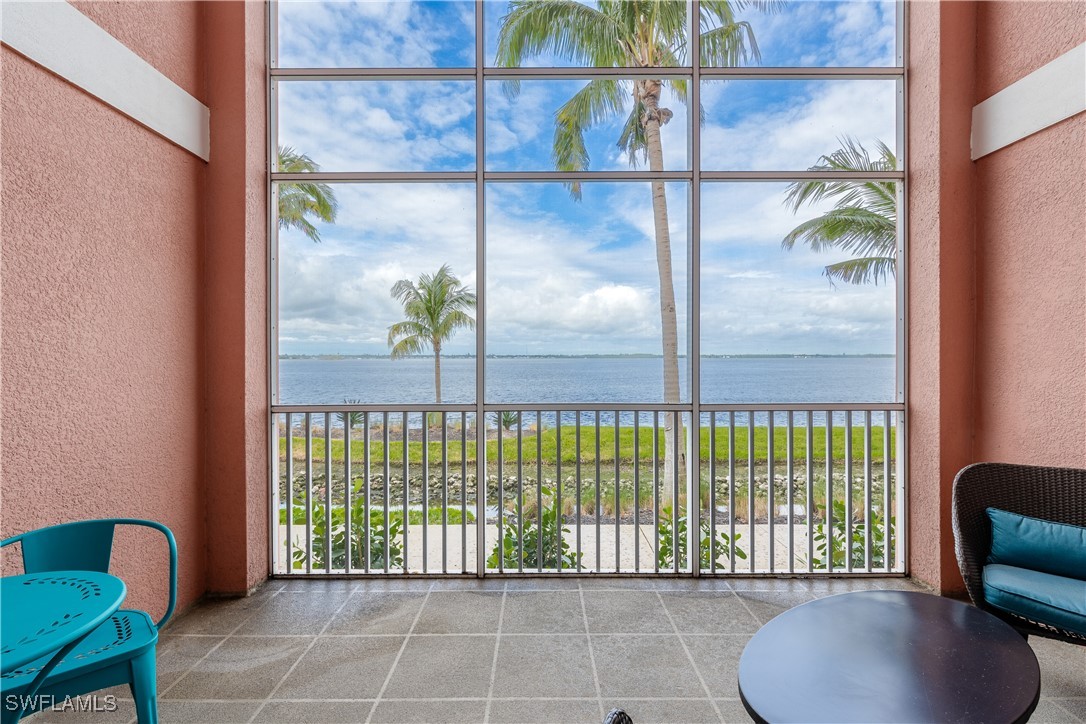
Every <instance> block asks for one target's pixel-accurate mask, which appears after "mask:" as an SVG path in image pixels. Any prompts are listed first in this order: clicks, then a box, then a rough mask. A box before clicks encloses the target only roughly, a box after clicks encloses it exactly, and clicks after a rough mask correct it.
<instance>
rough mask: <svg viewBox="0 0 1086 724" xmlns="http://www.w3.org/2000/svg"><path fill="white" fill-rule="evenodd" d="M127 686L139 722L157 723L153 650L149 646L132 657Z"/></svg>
mask: <svg viewBox="0 0 1086 724" xmlns="http://www.w3.org/2000/svg"><path fill="white" fill-rule="evenodd" d="M129 666H130V667H131V669H132V679H131V681H130V682H129V685H128V686H129V688H130V689H132V698H133V699H134V700H135V702H136V721H138V722H139V724H158V687H157V685H156V683H155V650H154V648H151V649H150V650H148V651H145V652H144V653H142V654H140V655H139V656H137V657H136V658H134V659H132V661H131V663H130V664H129Z"/></svg>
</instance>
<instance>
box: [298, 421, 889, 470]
mask: <svg viewBox="0 0 1086 724" xmlns="http://www.w3.org/2000/svg"><path fill="white" fill-rule="evenodd" d="M709 432H710V431H709V429H708V428H703V429H702V430H701V459H702V460H703V461H707V460H708V459H709V447H710V445H709V437H710V436H709ZM812 432H813V440H814V445H813V451H812V453H813V455H812V457H813V459H814V460H815V461H818V462H821V463H825V460H826V428H825V427H815V428H813V430H812ZM806 433H807V431H806V428H801V427H797V428H794V440H793V451H794V452H793V456H794V459H795V460H797V461H799V460H805V459H806V455H807V439H806V438H807V434H806ZM507 434H508V435H510V437H505V438H504V439H503V445H502V457H503V459H504V460H503V461H504V462H505V463H506V464H508V463H509V462H510V461H514V462H515V461H516V459H517V438H516V433H515V432H514V433H507ZM664 434H665V433H664V431H663V430H660V431H659V433H658V436H659V451H660V452H659V454H660V457H661V458H662V457H663V454H664ZM355 435H356V436H358V437H361V433H360V432H357V431H356V432H355ZM454 438H455V439H454ZM558 442H559V441H558V435H557V431H556V430H554V429H545V430H544V431H543V434H542V439H541V440H537V436H536V434H535V433H534V432H531V433H528V432H526V433H524V435H523V437H522V441H521V445H522V457H523V459H524V462H525V465H528V464H529V461H531V463H530V464H531V465H533V466H534V464H535V460H536V452H537V450H539V449H540V448H541V451H542V457H543V461H544V464H548V463H550V464H552V465H553V464H554V463H555V461H556V460H557V456H558ZM864 442H865V441H864V430H863V429H862V428H859V427H856V428H853V430H852V459H853V460H854V461H857V460H863V457H864ZM896 442H897V434H896V430H895V429H894V428H891V430H890V449H891V454H893V450H894V447H895V445H896ZM576 443H577V435H576V430H575V429H573V427H572V426H563V427H562V440H561V449H562V457H561V459H562V462H563V463H575V462H576V461H577V453H576V450H577V444H576ZM768 443H769V433H768V429H767V428H765V427H757V428H755V429H754V460H755V461H765V460H766V459H767V450H768ZM787 443H788V430H787V428H783V427H777V428H774V431H773V459H774V460H776V461H780V462H784V461H785V460H787ZM312 445H313V459H314V460H322V461H323V460H324V456H325V450H324V440H323V438H316V437H315V438H314V439H313V441H312ZM331 445H332V460H333V461H342V460H343V452H344V444H343V440H342V439H340V440H332V441H331ZM748 446H749V439H748V430H747V428H746V427H742V428H739V427H737V428H736V430H735V460H736V462H737V463H739V462H742V463H744V464H745V463H746V462H747V460H748ZM286 447H287V441H286V439H284V438H280V440H279V454H280V455H281V456H285V455H286ZM388 447H389V449H388V455H389V464H390V465H391V466H393V467H395V466H396V465H402V464H403V443H402V442H391V443H389V446H388ZM599 447H600V455H599V460H600V463H601V464H603V463H611V464H614V462H615V429H614V428H613V427H602V428H600V440H599ZM428 448H429V449H428V458H429V460H428V461H429V464H430V465H440V464H441V462H442V459H441V441H440V439H438V440H437V441H436V442H435V441H431V442H430V443H429V446H428ZM637 448H638V450H637V459H638V460H640V461H641V462H642V463H650V464H651V461H652V452H653V444H652V429H651V428H648V429H646V428H641V429H640V430H639V435H638V440H637ZM871 448H872V450H871V460H872V462H873V463H881V462H882V459H883V450H884V445H883V428H881V427H876V428H873V429H872V431H871ZM728 450H729V442H728V428H727V427H718V428H717V430H716V459H717V461H723V462H725V463H726V462H727V460H728ZM304 451H305V439H304V438H301V437H295V438H294V439H293V453H294V456H295V459H298V458H299V457H300V456H302V455H304ZM476 452H477V450H476V444H475V441H474V440H468V443H467V446H466V451H465V449H464V448H463V447H462V446H461V444H460V434H459V432H456V433H455V434H454V433H453V432H452V431H450V434H449V441H448V458H447V460H446V462H447V463H448V465H449V466H450V472H456V468H459V466H460V464H461V461H462V460H463V459H464V455H465V453H466V455H467V462H468V465H469V466H470V465H474V463H475V460H476ZM369 453H370V461H371V464H376V465H382V466H383V464H384V456H385V450H384V443H383V442H381V441H380V440H376V441H375V440H372V439H371V440H370V451H369ZM497 454H498V442H497V440H490V441H489V442H487V445H486V455H487V459H488V460H490V461H492V462H494V463H496V462H497ZM363 455H364V444H363V442H362V440H360V439H353V438H352V440H351V461H352V464H353V465H361V464H362V461H363ZM844 456H845V430H844V428H843V427H834V428H833V457H834V460H836V461H841V460H843V459H844ZM634 459H635V458H634V430H633V428H632V427H621V428H619V431H618V460H619V463H620V464H621V463H627V464H632V463H633V461H634ZM408 460H409V462H410V463H421V461H422V443H421V442H409V443H408ZM580 460H581V462H582V464H583V463H585V462H589V463H595V461H596V430H595V428H594V427H588V428H582V429H581V445H580ZM469 472H470V470H469Z"/></svg>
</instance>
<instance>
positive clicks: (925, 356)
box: [908, 1, 1086, 593]
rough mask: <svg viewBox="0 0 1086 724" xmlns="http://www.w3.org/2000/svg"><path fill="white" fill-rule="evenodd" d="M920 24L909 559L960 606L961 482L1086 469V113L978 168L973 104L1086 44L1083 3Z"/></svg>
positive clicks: (944, 10) (914, 110)
mask: <svg viewBox="0 0 1086 724" xmlns="http://www.w3.org/2000/svg"><path fill="white" fill-rule="evenodd" d="M909 12H910V20H911V27H910V31H911V32H910V58H911V61H910V87H909V90H910V107H909V124H910V125H909V143H910V195H909V212H910V219H909V224H910V232H909V299H910V302H909V332H908V334H909V373H910V392H909V401H908V405H909V426H910V427H909V430H910V439H909V447H910V451H909V484H910V495H909V502H910V521H909V532H910V561H909V562H910V571H911V572H912V573H913V575H914V576H916V577H917V578H919V579H921V580H923V581H925V582H927V583H929V584H931V585H932V586H933V587H935V588H936V589H937V590H940V591H942V592H944V593H960V592H961V590H962V583H961V578H960V575H959V574H958V571H957V566H956V561H955V558H954V547H953V539H952V531H951V526H950V519H949V516H950V510H951V507H950V506H951V502H950V495H951V490H952V482H953V477H954V475H955V473H956V472H957V471H958V469H959V468H961V467H962V466H963V465H964V464H967V463H970V462H976V461H981V460H999V461H1007V462H1019V463H1033V464H1042V465H1067V466H1076V467H1086V203H1084V201H1086V114H1081V113H1080V114H1079V115H1077V116H1075V117H1072V118H1070V119H1067V120H1065V121H1063V122H1061V123H1058V124H1056V125H1054V126H1052V127H1050V128H1047V129H1044V130H1042V131H1040V132H1039V133H1036V134H1034V135H1032V136H1029V137H1027V138H1024V139H1021V140H1019V141H1017V142H1016V143H1013V144H1011V145H1009V146H1007V147H1005V148H1003V149H1000V150H999V151H996V152H995V153H992V154H990V155H988V156H985V157H983V158H981V159H979V160H978V161H977V162H976V163H970V162H969V161H968V158H969V146H968V140H969V120H968V118H969V113H970V111H971V108H972V106H973V105H974V104H975V103H978V102H980V101H981V100H984V99H986V98H988V97H990V96H992V95H993V94H995V93H996V92H998V91H1000V90H1002V89H1003V88H1005V87H1007V86H1008V85H1010V84H1011V83H1014V82H1015V81H1017V80H1019V79H1021V78H1023V77H1025V76H1026V75H1029V74H1030V73H1032V72H1033V71H1035V70H1037V69H1038V68H1039V67H1041V66H1042V65H1044V64H1046V63H1048V62H1050V61H1052V60H1054V59H1055V58H1056V57H1058V56H1059V55H1061V54H1062V53H1064V52H1066V51H1068V50H1070V49H1071V48H1073V47H1075V46H1077V45H1079V44H1081V43H1082V42H1083V41H1084V40H1086V4H1083V3H1079V2H1031V1H1024V2H979V3H965V2H953V3H938V4H936V3H927V2H913V3H910V4H909Z"/></svg>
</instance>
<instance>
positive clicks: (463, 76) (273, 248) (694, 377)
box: [266, 0, 909, 576]
mask: <svg viewBox="0 0 1086 724" xmlns="http://www.w3.org/2000/svg"><path fill="white" fill-rule="evenodd" d="M277 5H278V3H277V1H276V0H269V2H268V4H267V8H268V23H267V27H268V37H267V43H268V45H267V57H268V68H267V76H266V78H267V91H268V136H267V151H268V154H267V163H268V169H269V173H268V183H267V194H268V196H267V198H268V199H269V206H268V209H269V211H268V240H269V241H268V279H269V284H268V289H269V292H268V307H267V310H268V340H269V343H268V369H269V374H268V393H269V400H270V401H271V411H270V413H271V414H270V416H269V417H270V419H271V427H272V428H274V425H275V422H274V420H275V416H276V415H277V414H281V413H304V412H310V411H311V412H317V411H320V412H327V411H329V410H331V411H335V410H337V409H339V408H342V409H344V410H345V409H347V406H345V405H341V406H337V405H301V404H299V405H295V404H289V405H283V404H280V402H279V399H278V388H279V385H278V360H279V349H278V308H279V307H278V265H279V244H278V223H277V204H276V200H277V199H276V185H277V184H278V183H281V182H292V181H319V182H325V183H335V182H338V183H363V184H365V183H393V182H395V183H441V182H459V183H472V184H474V186H475V204H476V205H475V213H476V238H475V247H476V248H475V252H476V254H475V263H476V270H475V271H476V278H477V280H478V281H477V285H476V290H475V291H476V294H477V299H478V306H477V311H476V325H477V326H476V333H475V359H476V365H475V402H474V403H473V404H444V405H435V404H425V405H424V404H417V405H412V404H401V405H396V409H397V410H412V411H416V412H424V411H433V410H439V411H447V412H449V413H461V412H473V413H474V414H475V415H476V419H486V417H487V416H488V415H490V414H493V413H494V412H500V411H502V410H507V409H509V407H510V406H509V405H508V404H499V403H489V402H487V400H486V391H487V386H486V364H485V360H486V358H487V347H486V340H487V289H486V278H487V277H486V262H487V254H486V243H487V239H486V231H487V224H486V188H487V185H488V184H491V183H511V182H568V181H584V182H597V181H619V182H621V181H642V182H648V181H678V182H683V183H685V184H687V185H688V188H689V198H690V204H689V216H688V224H689V228H688V235H689V236H688V249H687V269H686V271H687V275H688V276H687V279H688V285H687V295H686V300H685V302H686V310H687V320H688V322H687V343H686V363H685V364H686V373H687V375H688V376H687V380H688V385H689V388H688V389H689V401H687V402H680V403H664V404H661V403H660V402H659V401H655V402H651V403H645V404H617V405H616V404H607V403H599V404H593V405H581V406H580V407H584V408H585V409H588V408H589V407H592V408H595V409H608V410H621V409H631V410H635V409H642V408H646V407H653V408H656V409H659V410H672V411H674V412H678V413H681V414H683V415H684V416H689V418H688V419H689V420H690V423H689V425H690V427H691V428H692V432H691V434H690V436H689V438H690V439H691V440H697V439H699V438H698V436H699V425H700V424H701V423H700V420H701V416H702V414H703V413H714V412H722V413H727V412H728V411H732V412H734V411H735V410H737V409H741V408H744V409H750V410H755V409H757V410H772V409H774V406H773V405H771V404H770V405H765V404H763V405H725V404H716V403H712V402H706V401H703V400H702V399H701V379H700V372H701V319H700V314H701V282H702V279H701V269H700V266H701V263H700V262H701V196H702V185H703V184H705V183H714V182H729V181H731V182H738V181H744V182H782V181H786V182H792V181H802V180H850V181H893V182H895V184H896V191H897V202H898V206H897V208H898V222H897V223H898V230H897V259H898V264H897V278H896V285H895V286H896V294H895V302H896V320H895V321H896V334H895V336H896V350H895V399H894V402H893V403H892V404H890V405H887V406H885V407H888V408H889V409H892V410H893V413H894V415H895V416H896V419H897V429H898V433H897V442H896V457H897V460H896V465H897V466H898V468H897V475H898V476H899V482H898V495H899V500H898V504H897V513H898V515H899V519H900V522H899V530H900V531H901V533H900V537H899V539H898V545H899V546H900V548H899V553H898V556H899V560H900V561H907V560H908V539H907V537H906V536H905V532H906V531H907V529H908V526H907V524H906V521H907V514H908V511H907V498H908V495H907V488H908V485H907V481H908V476H907V468H906V462H907V456H906V455H905V451H906V450H907V425H906V416H905V409H906V400H907V399H908V369H907V360H908V350H907V334H906V330H907V324H908V319H907V309H908V286H909V285H908V249H907V243H906V240H907V238H908V234H907V230H908V214H907V211H908V209H907V204H906V203H905V201H906V199H907V198H908V175H907V173H906V171H905V169H906V168H908V145H907V128H906V120H907V103H908V98H907V95H906V93H907V90H906V89H907V70H906V69H907V67H908V63H907V58H908V49H907V42H906V39H907V37H908V16H907V15H908V14H907V11H906V3H905V2H904V0H896V2H895V7H896V65H894V66H884V67H800V66H792V67H701V66H700V64H698V63H692V64H691V65H690V66H684V67H666V68H659V67H657V68H634V67H624V68H588V67H522V68H500V67H493V66H490V65H488V64H487V62H486V42H485V27H484V26H485V18H484V5H486V1H485V0H475V2H474V5H475V66H474V67H452V68H440V67H439V68H280V67H279V65H278V52H277V51H278V8H277ZM699 6H700V2H699V0H689V2H688V7H689V10H688V22H689V25H688V31H687V32H688V37H689V42H690V50H691V52H690V58H692V59H693V58H699V57H700V36H699V33H698V32H697V18H698V17H699ZM660 77H665V78H681V79H685V80H687V81H688V82H689V88H690V98H689V107H690V108H699V107H700V105H701V91H702V86H701V81H702V80H744V79H746V80H894V81H896V83H897V103H896V133H897V138H896V144H897V146H896V148H897V154H898V163H899V169H898V170H897V171H891V172H872V173H863V172H812V171H799V170H795V171H707V170H704V169H703V168H702V158H701V156H702V154H701V144H702V138H701V136H702V129H701V124H699V123H697V122H696V121H695V120H694V119H695V118H696V117H697V114H694V113H690V114H688V115H689V116H690V119H689V121H688V127H687V132H688V134H689V135H688V144H689V149H688V150H689V164H690V167H689V169H687V170H682V171H661V172H652V171H649V170H611V171H584V172H579V173H565V172H560V171H489V170H487V168H486V117H487V113H486V111H485V108H486V89H487V81H493V80H503V79H504V80H510V79H523V80H539V79H547V80H571V79H572V80H592V79H597V78H623V79H638V78H660ZM352 80H353V81H375V80H380V81H402V82H412V81H442V80H445V81H448V80H460V81H473V82H474V83H475V109H476V111H475V145H476V148H475V153H476V165H475V170H474V171H452V172H445V171H404V172H319V173H283V172H279V171H276V170H275V161H276V148H277V143H278V86H279V84H280V83H289V82H304V81H352ZM678 301H679V300H677V302H678ZM680 303H681V302H680ZM360 407H361V408H365V407H367V406H365V405H363V406H358V405H354V406H350V409H352V410H354V409H360ZM368 407H372V408H373V409H374V410H377V409H384V408H387V407H388V405H370V406H368ZM845 407H847V405H837V406H833V405H817V404H816V405H806V408H808V409H813V410H819V409H825V410H829V409H844V408H845ZM532 409H542V410H576V409H578V405H576V404H550V403H547V404H535V405H533V406H532ZM476 427H477V429H480V430H482V432H480V433H479V434H480V435H482V436H483V437H480V439H479V440H478V443H479V449H480V450H482V449H485V429H483V427H484V426H480V425H477V426H476ZM270 438H271V439H272V440H273V441H274V439H275V435H274V434H273V435H271V436H270ZM273 444H274V442H273ZM687 453H688V454H687V464H688V466H691V468H688V474H687V476H686V478H687V480H688V481H691V480H694V479H696V477H697V476H695V475H692V474H689V473H690V470H691V469H692V466H694V465H698V464H700V463H699V461H698V459H697V451H696V450H693V449H692V448H691V446H688V449H687ZM278 454H279V453H278V450H277V449H272V450H271V455H270V456H269V458H270V460H272V461H273V462H272V463H271V465H272V469H271V470H270V471H269V476H270V478H271V479H272V480H273V481H274V480H276V475H277V474H276V471H275V469H274V466H275V462H274V461H275V460H276V458H277V456H278ZM478 458H479V459H478V461H477V469H476V474H477V479H479V480H485V478H486V466H487V461H486V460H485V455H483V454H480V455H478ZM273 488H274V484H273ZM688 493H689V491H688ZM479 497H485V496H479ZM484 503H485V501H484ZM484 503H481V504H480V511H481V510H482V505H483V504H484ZM690 508H691V509H690V511H689V515H690V517H691V520H690V529H691V530H697V529H698V525H699V520H698V516H699V510H698V508H699V506H697V505H693V506H690ZM273 528H274V524H273ZM477 528H478V536H479V540H478V550H479V551H482V550H484V548H485V546H484V543H485V540H484V529H485V526H482V525H480V526H477ZM273 533H274V531H273ZM271 538H272V540H273V541H274V539H275V536H274V534H273V535H272V536H271ZM698 545H699V543H698V536H692V541H691V547H692V551H693V553H692V554H691V568H692V571H691V573H692V574H693V575H695V576H697V575H699V574H700V572H699V570H698V562H697V561H698V556H697V555H696V552H697V547H698ZM272 547H273V548H274V542H273V543H272ZM270 555H271V557H272V562H273V563H274V556H275V552H274V550H273V551H272V552H271V554H270ZM899 568H900V569H901V570H907V566H905V565H901V566H899ZM484 573H485V566H482V565H480V566H479V567H478V575H479V576H483V575H484ZM486 575H490V574H489V573H487V574H486Z"/></svg>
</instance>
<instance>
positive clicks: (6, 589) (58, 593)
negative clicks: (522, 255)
mask: <svg viewBox="0 0 1086 724" xmlns="http://www.w3.org/2000/svg"><path fill="white" fill-rule="evenodd" d="M125 593H126V591H125V585H124V582H123V581H122V580H121V579H119V578H116V577H114V576H111V575H109V574H108V573H95V572H92V571H53V572H50V573H35V574H27V575H22V576H6V577H4V578H0V614H2V615H0V662H2V663H0V671H2V672H3V673H7V672H9V671H11V670H13V669H17V668H19V667H21V666H24V665H26V664H29V663H30V662H31V661H35V660H37V659H40V658H41V657H43V656H47V655H48V654H51V653H55V652H57V651H59V650H60V649H61V648H62V647H64V646H66V645H67V644H69V643H71V642H72V641H75V640H77V639H79V638H81V637H83V636H85V635H86V634H88V633H90V632H91V631H93V630H94V629H95V628H97V627H98V626H99V625H100V624H101V623H102V622H103V621H105V620H106V619H107V618H109V617H110V616H111V615H113V612H114V611H116V610H117V609H118V608H120V605H121V601H123V600H124V597H125Z"/></svg>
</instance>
